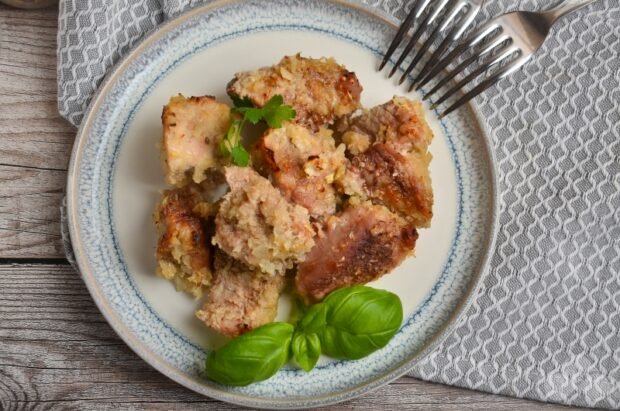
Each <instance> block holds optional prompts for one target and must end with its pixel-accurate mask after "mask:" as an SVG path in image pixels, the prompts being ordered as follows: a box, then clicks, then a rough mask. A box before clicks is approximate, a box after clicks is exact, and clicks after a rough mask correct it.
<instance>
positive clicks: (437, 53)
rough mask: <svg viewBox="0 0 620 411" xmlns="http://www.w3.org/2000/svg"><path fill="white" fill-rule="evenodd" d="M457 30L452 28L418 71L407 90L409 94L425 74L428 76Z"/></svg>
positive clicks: (455, 27)
mask: <svg viewBox="0 0 620 411" xmlns="http://www.w3.org/2000/svg"><path fill="white" fill-rule="evenodd" d="M457 30H458V26H454V27H452V30H450V33H449V34H448V35H447V36H446V37H445V38H444V39H443V41H442V42H441V44H440V45H439V47H437V50H435V52H434V53H433V55H432V56H431V58H430V59H429V60H428V61H427V62H426V64H424V66H422V70H420V73H418V75H417V76H416V78H414V79H413V81H412V82H411V85H410V86H409V90H408V91H409V92H411V91H413V89H414V87H415V85H416V84H417V83H418V81H420V80H422V79H424V77H425V76H426V74H428V71H429V70H430V69H432V68H433V67H434V66H435V64H437V62H438V61H439V59H440V58H441V56H442V55H443V54H444V52H445V51H446V49H447V48H448V46H449V45H450V44H451V43H452V42H453V40H452V37H453V36H454V34H455V33H456V31H457Z"/></svg>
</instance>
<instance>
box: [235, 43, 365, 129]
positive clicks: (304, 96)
mask: <svg viewBox="0 0 620 411" xmlns="http://www.w3.org/2000/svg"><path fill="white" fill-rule="evenodd" d="M361 93H362V86H361V85H360V83H359V81H358V79H357V76H356V75H355V73H353V72H350V71H348V70H347V69H346V68H345V67H344V66H341V65H339V64H338V63H336V61H335V60H334V59H332V58H321V59H311V58H305V57H301V56H300V55H299V54H297V55H295V56H286V57H284V58H283V59H282V60H281V61H280V62H279V63H278V64H276V65H275V66H271V67H265V68H261V69H258V70H255V71H247V72H243V73H237V74H236V75H235V78H234V79H233V80H232V81H231V82H230V83H229V84H228V94H229V95H230V96H231V97H233V98H244V97H249V98H250V99H251V100H252V102H253V103H254V104H255V105H256V106H258V107H262V106H264V105H265V104H266V103H267V102H268V101H269V99H270V98H271V97H273V96H275V95H278V94H279V95H281V96H282V97H283V98H284V102H285V103H286V104H289V105H291V106H293V108H295V111H296V112H297V116H296V117H295V121H296V122H298V123H300V124H303V125H306V126H307V127H309V128H310V129H312V130H318V128H319V127H320V126H323V125H328V124H332V123H333V122H334V120H336V119H337V118H339V117H342V116H345V115H347V114H349V113H352V112H354V111H355V110H357V109H358V108H359V106H360V95H361Z"/></svg>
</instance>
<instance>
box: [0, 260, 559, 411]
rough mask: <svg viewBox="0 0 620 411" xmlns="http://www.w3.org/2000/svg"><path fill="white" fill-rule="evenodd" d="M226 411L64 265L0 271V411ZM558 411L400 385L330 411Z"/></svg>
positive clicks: (408, 381) (407, 381)
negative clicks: (186, 382) (131, 338)
mask: <svg viewBox="0 0 620 411" xmlns="http://www.w3.org/2000/svg"><path fill="white" fill-rule="evenodd" d="M35 407H37V409H38V407H41V408H48V407H49V408H55V407H57V408H62V409H89V410H90V409H136V410H142V409H149V410H152V409H162V410H186V409H195V408H198V407H200V408H201V409H217V410H232V409H238V407H235V406H232V405H228V404H223V403H220V402H218V401H214V400H211V399H209V398H204V397H202V396H200V395H198V394H195V393H193V392H191V391H189V390H187V389H185V388H183V387H181V386H179V385H177V384H176V383H174V382H173V381H170V380H168V379H167V378H166V377H164V376H163V375H161V374H160V373H159V372H157V371H155V370H154V369H152V368H151V367H149V366H148V365H147V364H146V363H145V362H144V361H142V360H141V359H140V358H139V357H138V356H137V355H135V354H134V353H133V352H132V351H131V350H130V349H129V348H128V347H127V346H126V345H125V344H124V343H123V342H122V341H121V340H120V339H119V338H118V337H117V336H116V334H115V333H114V331H113V330H112V329H111V328H110V326H109V325H108V324H107V323H106V321H105V320H104V318H103V317H102V316H101V314H100V313H99V311H98V309H97V307H96V306H95V304H94V303H93V301H92V299H91V297H90V295H89V293H88V291H87V290H86V287H85V286H84V284H83V282H82V280H81V278H80V276H79V274H77V273H76V272H75V271H74V270H73V269H72V268H71V267H70V266H66V265H64V266H63V265H42V264H38V265H5V266H0V409H2V410H18V409H33V408H35ZM525 408H527V409H528V410H534V409H541V410H561V409H569V408H567V407H560V406H555V405H549V404H540V403H536V402H532V401H525V400H517V399H512V398H507V397H502V396H495V395H489V394H483V393H478V392H475V391H468V390H464V389H459V388H452V387H445V386H442V385H437V384H431V383H427V382H422V381H419V380H415V379H413V378H408V377H404V378H401V379H399V380H398V381H396V382H394V383H392V384H390V385H388V386H386V387H383V388H381V389H379V390H377V391H375V392H373V393H370V394H368V395H365V396H364V397H361V398H359V399H356V400H353V401H350V402H347V403H344V404H340V405H336V406H333V407H330V408H329V409H332V410H352V409H355V410H376V409H383V410H391V409H394V410H396V409H398V410H403V409H407V410H428V409H440V410H446V411H447V410H455V411H456V410H469V409H471V410H523V409H525Z"/></svg>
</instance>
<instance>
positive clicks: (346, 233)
mask: <svg viewBox="0 0 620 411" xmlns="http://www.w3.org/2000/svg"><path fill="white" fill-rule="evenodd" d="M417 238H418V233H417V231H416V229H415V228H414V227H413V226H412V225H409V224H407V223H405V222H404V221H403V220H402V219H401V218H399V217H398V216H396V215H395V214H393V213H391V212H390V211H388V210H387V209H386V208H385V207H382V206H373V205H370V204H368V203H362V204H358V205H350V206H349V207H348V208H346V209H345V211H344V212H343V214H342V215H341V216H340V217H336V218H334V219H333V221H330V222H329V223H328V224H327V228H326V231H325V233H324V235H323V236H321V237H319V238H318V239H317V243H316V245H315V246H314V248H313V249H312V251H310V253H308V255H307V256H306V259H305V261H304V262H302V263H301V264H299V267H298V270H297V277H296V280H295V283H296V289H297V292H298V293H299V294H300V295H301V296H303V297H305V298H306V299H309V300H311V301H319V300H321V299H323V298H324V297H325V296H326V295H327V294H329V293H330V292H331V291H333V290H335V289H337V288H341V287H347V286H350V285H354V284H364V283H367V282H369V281H372V280H375V279H377V278H379V277H381V276H382V275H384V274H386V273H388V272H390V271H391V270H392V269H394V268H395V267H396V266H398V265H399V264H400V263H401V261H402V260H403V259H404V258H405V257H407V256H408V255H409V254H410V253H411V251H413V249H414V248H415V242H416V240H417Z"/></svg>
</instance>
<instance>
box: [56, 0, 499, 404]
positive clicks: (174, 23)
mask: <svg viewBox="0 0 620 411" xmlns="http://www.w3.org/2000/svg"><path fill="white" fill-rule="evenodd" d="M238 2H240V0H221V1H217V2H214V3H211V4H208V5H205V6H202V7H198V8H196V9H193V10H190V11H188V12H186V13H184V14H182V15H181V16H179V17H177V18H175V19H173V20H171V21H169V22H167V23H166V24H164V25H162V26H161V27H160V29H158V30H157V31H155V32H154V33H152V34H151V35H149V36H148V37H147V38H145V39H144V40H143V41H142V42H141V43H139V44H138V45H137V46H135V47H134V49H133V50H132V51H131V52H130V53H128V54H127V56H126V57H125V58H124V59H123V60H122V61H120V62H119V63H118V64H117V65H116V66H115V68H114V70H112V71H111V73H110V74H109V75H108V76H107V77H106V80H105V81H104V83H103V84H102V85H101V86H100V88H99V91H98V93H97V94H96V96H95V97H94V98H93V100H92V102H91V104H90V106H89V109H88V110H87V113H86V115H85V117H84V121H83V122H82V126H81V127H80V130H79V131H78V137H77V139H76V144H75V145H74V149H73V154H72V157H71V163H70V167H69V174H68V180H67V194H68V198H69V201H68V216H69V227H70V234H71V238H72V240H73V244H74V248H75V251H76V257H77V262H78V266H79V269H80V272H81V273H82V276H83V278H84V281H85V283H86V285H87V287H88V289H89V291H90V293H91V295H92V296H93V298H94V300H95V302H96V303H97V305H98V307H99V309H100V310H101V312H102V313H103V314H104V316H105V317H106V319H107V321H108V322H109V323H110V324H111V325H112V327H113V328H114V329H115V331H116V332H117V333H118V334H119V335H120V336H121V337H122V338H123V340H124V341H125V342H126V343H127V344H128V345H129V346H130V347H131V348H132V349H133V350H134V351H135V352H136V353H137V354H138V355H140V356H141V357H142V358H143V359H144V360H145V361H147V362H148V363H150V364H151V365H152V366H154V367H155V368H156V369H158V370H159V371H160V372H162V373H163V374H165V375H167V376H168V377H170V378H172V379H174V380H175V381H177V382H179V383H180V384H182V385H184V386H186V387H188V388H190V389H193V390H194V391H198V392H200V393H203V394H206V395H209V396H211V397H213V398H217V399H221V400H224V401H228V402H232V403H236V404H240V405H246V406H260V407H269V408H284V407H287V408H306V407H312V406H321V405H328V404H332V403H336V402H340V401H344V400H347V399H351V398H354V397H357V396H359V395H361V394H363V393H365V392H367V391H369V390H371V389H374V388H378V387H380V386H382V385H384V384H386V383H388V382H390V381H391V380H393V379H395V378H397V377H399V376H401V375H403V374H404V373H406V372H407V371H409V370H410V369H411V368H412V367H413V366H414V365H415V364H416V363H417V362H418V361H420V360H421V359H422V358H423V357H425V356H426V355H427V354H428V353H429V352H431V351H432V350H433V349H434V348H435V347H436V346H437V345H438V344H439V343H440V342H441V341H442V340H443V339H444V338H445V337H446V336H447V335H448V334H449V331H450V330H451V329H452V328H453V327H454V325H455V322H456V319H457V318H458V317H460V315H461V314H463V313H464V312H465V310H466V308H467V307H468V306H469V305H470V303H471V301H472V299H473V296H474V295H475V294H476V293H475V291H476V290H477V288H478V287H479V285H480V277H481V272H482V271H483V270H484V268H485V267H486V266H487V265H488V260H489V256H490V250H492V249H493V245H494V241H495V232H496V230H495V228H496V225H497V201H496V196H495V193H496V175H495V168H494V165H495V164H496V163H495V159H494V154H493V151H492V150H491V149H490V146H489V144H490V143H489V141H488V138H483V139H482V141H483V142H484V144H483V145H484V147H485V149H486V153H485V154H486V156H487V157H488V159H489V162H490V164H491V167H490V170H488V171H489V172H490V176H489V179H490V182H491V184H492V187H491V189H490V190H489V191H490V192H491V193H492V194H491V203H492V204H491V217H490V219H489V221H488V224H489V229H488V239H487V241H488V245H487V247H486V248H485V251H484V252H483V256H482V258H481V261H480V262H479V264H478V269H477V270H476V273H475V274H474V275H473V276H472V279H471V281H470V283H469V286H468V289H467V291H466V294H465V295H466V298H465V299H464V301H461V302H460V303H459V305H458V306H457V307H456V308H455V309H454V311H453V312H452V313H451V314H450V315H449V317H448V318H447V320H446V321H445V322H444V323H443V324H442V326H441V327H440V328H441V329H440V330H439V331H437V332H436V333H435V335H434V336H433V337H432V339H431V340H430V341H429V342H427V343H426V344H425V345H424V346H423V348H422V349H421V350H420V351H418V352H417V353H415V356H414V357H413V358H410V359H408V360H407V361H405V362H404V363H402V364H400V365H399V366H397V367H395V368H394V369H392V370H390V372H388V373H384V374H382V375H380V376H378V377H376V378H374V379H371V380H369V381H366V382H364V383H363V384H362V385H360V386H354V387H351V388H349V389H346V390H341V391H338V392H337V393H335V394H326V395H323V396H319V397H317V398H314V399H313V400H302V401H299V400H294V401H287V400H274V399H263V398H260V399H259V398H251V397H247V396H240V395H237V394H235V393H231V392H229V391H224V390H218V389H214V388H213V387H207V386H206V385H204V384H199V383H197V382H196V381H195V380H194V379H192V378H190V377H189V376H188V375H187V374H186V373H185V372H183V371H180V370H178V369H175V368H174V367H171V366H170V365H169V364H167V363H166V362H164V361H162V360H161V359H159V358H157V357H158V355H157V354H156V353H154V352H152V351H151V350H150V349H149V348H148V347H145V346H144V344H143V342H142V341H140V340H139V339H138V338H137V337H136V336H135V335H133V332H132V331H131V330H130V329H128V328H127V327H126V326H125V324H124V323H123V321H122V320H121V319H120V318H119V317H118V316H117V314H116V313H115V312H114V310H113V309H112V307H111V306H110V305H109V303H108V302H107V301H106V297H105V296H104V295H103V293H102V292H101V290H100V289H99V285H98V284H97V281H96V279H95V278H94V276H93V275H92V273H91V267H90V266H89V263H88V260H87V258H86V256H85V255H84V249H83V247H82V246H83V244H82V243H81V242H80V232H79V229H78V228H79V227H78V224H79V219H78V217H77V200H78V196H76V195H75V193H77V192H78V186H77V183H78V181H79V179H78V178H77V175H78V173H79V168H78V167H77V165H78V164H79V159H80V155H81V154H82V152H83V151H82V149H83V145H84V142H85V141H86V138H85V136H87V135H88V131H89V130H90V129H91V127H92V122H93V118H94V117H96V113H97V112H98V110H99V108H100V106H101V104H102V102H103V100H104V98H105V97H106V95H107V94H108V93H109V91H110V89H111V87H112V86H113V84H114V83H115V81H116V80H118V79H119V77H120V76H121V75H122V74H123V73H124V72H125V70H126V69H127V68H128V66H129V65H130V64H131V63H132V62H134V61H135V60H136V59H137V58H138V57H140V56H141V55H142V53H143V52H146V51H147V50H148V48H149V46H151V45H153V44H155V43H156V42H157V41H158V40H160V39H161V38H164V37H165V35H166V34H169V33H170V32H171V31H172V30H173V29H175V28H177V27H180V26H182V25H183V24H184V23H186V22H188V21H190V20H192V19H193V18H197V17H200V16H204V15H207V14H209V13H212V12H214V11H216V10H218V9H220V8H222V7H224V6H227V5H228V6H229V5H231V4H235V3H238ZM326 3H331V4H335V5H339V6H344V7H345V8H352V9H354V10H355V11H356V12H361V13H364V14H367V15H369V16H370V17H372V18H374V19H379V20H380V21H381V23H382V24H386V25H388V26H391V27H392V28H394V29H396V23H395V22H394V21H393V20H392V19H391V18H389V17H387V16H385V15H383V14H382V13H380V12H378V11H377V10H374V9H371V8H370V7H367V6H363V5H361V4H355V3H351V2H349V1H343V0H331V1H328V2H326ZM283 28H286V27H278V26H277V25H272V26H270V27H268V28H267V29H270V30H274V29H283ZM294 28H295V29H299V26H297V27H294ZM308 29H312V27H308ZM348 40H350V41H354V42H355V40H354V39H352V38H349V39H348ZM210 45H211V43H210V44H209V45H206V46H205V47H209V46H210ZM358 45H360V44H359V43H358ZM362 46H365V45H363V44H362ZM366 48H368V47H366ZM372 51H373V52H375V54H376V53H377V50H372ZM191 54H193V52H191V53H188V55H191ZM170 69H172V66H171V67H170ZM163 75H165V73H162V76H163ZM150 87H153V84H151V85H150V86H149V88H147V92H148V90H149V89H150ZM138 106H139V105H138ZM136 107H137V106H136ZM469 110H470V111H471V114H472V118H473V119H475V122H476V123H477V124H476V126H477V127H478V129H479V131H480V133H481V134H482V135H483V136H488V135H489V134H488V132H487V130H486V128H485V124H484V122H482V121H480V120H479V118H480V116H479V113H478V111H477V108H476V107H475V106H473V105H470V107H469ZM129 119H131V116H130V117H129ZM442 126H443V124H442ZM444 127H445V126H444ZM121 143H122V141H119V142H118V143H117V149H118V146H120V145H121ZM451 144H452V143H451ZM451 151H452V155H453V157H454V153H453V151H454V147H453V146H452V147H451ZM114 156H116V153H115V154H114ZM454 160H455V161H457V162H458V160H457V159H456V158H455V157H454ZM114 169H115V167H114V166H113V167H112V170H111V172H113V170H114ZM461 191H462V190H461V189H459V192H461ZM459 195H460V194H459ZM110 207H111V205H110ZM110 213H111V211H110ZM458 217H459V218H460V210H459V215H458ZM112 221H113V219H112ZM115 246H116V247H117V248H118V245H117V244H115ZM118 251H119V254H120V248H118ZM121 260H122V258H121ZM125 271H127V268H126V267H125ZM136 292H137V293H138V294H139V292H138V291H137V290H136ZM147 306H148V304H147ZM416 311H417V312H419V309H418V310H416ZM412 319H413V316H412V317H410V318H409V319H408V322H411V321H412ZM187 342H189V341H187ZM189 343H190V344H192V343H191V342H189Z"/></svg>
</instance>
